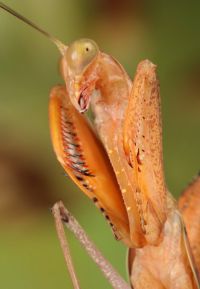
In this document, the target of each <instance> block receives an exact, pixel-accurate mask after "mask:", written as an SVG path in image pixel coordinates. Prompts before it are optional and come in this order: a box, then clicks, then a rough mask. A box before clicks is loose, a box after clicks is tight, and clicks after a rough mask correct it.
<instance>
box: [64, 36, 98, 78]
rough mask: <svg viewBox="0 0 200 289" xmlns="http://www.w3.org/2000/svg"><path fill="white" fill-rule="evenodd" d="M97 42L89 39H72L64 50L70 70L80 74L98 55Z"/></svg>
mask: <svg viewBox="0 0 200 289" xmlns="http://www.w3.org/2000/svg"><path fill="white" fill-rule="evenodd" d="M98 52H99V48H98V46H97V44H96V43H95V42H94V41H93V40H90V39H80V40H77V41H74V42H73V43H72V44H71V45H70V46H69V47H68V49H67V51H66V55H65V57H66V60H67V64H68V66H69V68H70V70H71V71H72V72H74V73H75V74H76V75H80V74H82V73H83V71H84V70H85V69H86V68H87V66H88V65H89V64H90V63H91V62H92V61H93V60H94V59H95V57H96V56H97V55H98Z"/></svg>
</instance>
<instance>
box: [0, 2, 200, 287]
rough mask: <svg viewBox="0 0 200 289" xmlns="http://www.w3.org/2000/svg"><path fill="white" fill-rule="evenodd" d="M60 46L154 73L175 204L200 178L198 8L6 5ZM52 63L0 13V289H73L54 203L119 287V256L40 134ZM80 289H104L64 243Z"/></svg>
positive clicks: (45, 50) (48, 47) (28, 32)
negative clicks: (114, 272) (83, 48)
mask: <svg viewBox="0 0 200 289" xmlns="http://www.w3.org/2000/svg"><path fill="white" fill-rule="evenodd" d="M5 3H6V4H8V5H10V6H12V7H13V8H14V9H16V10H17V11H19V12H21V13H22V14H24V15H26V16H27V17H28V18H30V19H32V20H33V21H35V22H36V23H38V25H40V26H41V27H43V28H44V29H46V30H48V31H49V32H51V33H52V34H54V35H55V36H57V37H58V38H60V39H61V40H63V41H64V42H66V43H69V42H71V41H73V40H75V39H77V38H81V37H87V38H92V39H94V40H95V41H96V42H97V43H98V44H99V46H100V48H101V50H103V51H105V52H106V53H109V54H111V55H112V56H114V57H115V58H117V59H118V60H119V61H120V62H121V64H122V65H123V66H124V67H125V69H126V70H127V71H128V73H129V74H130V76H131V77H133V75H134V72H135V70H136V65H137V63H138V62H139V61H140V60H142V59H144V58H149V59H150V60H152V61H153V62H154V63H156V64H157V65H158V74H159V78H160V85H161V96H162V117H163V132H164V139H163V143H164V162H165V171H166V180H167V184H168V186H169V189H170V191H171V192H172V193H173V194H174V195H176V196H178V195H179V194H180V192H181V190H182V189H183V188H184V187H185V186H186V185H187V183H188V182H189V181H190V180H191V179H192V178H193V176H194V175H196V174H197V172H198V170H199V169H200V154H199V147H200V133H199V130H200V37H199V28H200V17H199V13H200V2H199V1H195V0H192V1H184V0H182V1H181V0H177V1H172V0H171V1H158V0H153V1H144V0H143V1H141V0H140V1H139V0H138V1H136V0H135V1H129V0H126V1H125V0H124V1H119V0H118V1H117V0H116V1H114V0H112V1H111V0H110V1H107V0H102V1H101V0H98V1H97V0H96V1H94V0H85V1H84V0H73V1H72V0H71V1H70V0H65V1H64V0H58V1H53V0H51V1H50V0H49V1H47V0H44V1H39V0H34V1H33V0H27V1H22V0H21V1H14V0H12V1H11V0H10V1H8V0H7V1H6V0H5ZM58 63H59V53H58V52H57V50H56V48H55V47H54V46H53V45H52V43H50V42H49V41H48V40H47V39H46V38H44V37H43V36H41V35H40V34H39V33H37V32H35V31H33V30H32V29H31V28H29V27H27V26H26V25H24V24H23V23H20V22H19V21H18V20H17V19H14V17H12V16H10V15H8V14H7V13H5V12H4V11H0V287H1V288H5V289H18V288H20V289H40V288H43V289H44V288H48V289H55V288H69V289H70V288H72V286H71V283H70V280H69V277H68V274H67V273H66V268H65V265H64V261H63V257H62V254H61V250H60V247H59V244H58V240H57V238H56V233H55V229H54V223H53V219H52V216H51V213H50V207H51V206H52V204H53V203H54V202H55V201H57V200H60V199H62V200H63V201H64V202H65V204H66V206H67V207H68V209H69V210H70V211H71V212H73V214H74V215H75V216H76V217H77V218H78V220H79V221H80V223H81V224H82V225H83V226H84V228H85V230H86V231H87V232H88V234H89V235H90V237H91V238H92V239H93V240H94V242H95V243H96V244H97V246H98V247H99V248H100V249H101V250H102V252H103V253H104V254H105V256H106V257H107V258H108V259H109V260H110V261H111V262H112V263H113V265H114V266H115V267H116V268H117V269H118V271H119V272H120V273H121V274H122V275H123V276H125V277H126V268H125V255H126V250H125V248H124V246H123V245H122V244H121V243H120V242H116V241H115V240H114V238H113V236H112V233H111V230H110V228H109V226H108V225H107V224H106V222H105V220H104V218H103V217H102V216H101V214H100V213H99V212H98V210H97V209H96V208H95V207H94V206H93V204H92V203H91V202H90V201H89V199H87V198H86V197H85V196H83V194H82V193H81V192H80V191H79V190H78V189H76V187H75V186H74V185H73V184H72V182H71V181H70V180H69V179H68V178H67V177H66V176H65V175H64V173H63V170H62V168H61V167H60V166H59V164H58V163H57V161H56V158H55V156H54V154H53V151H52V147H51V141H50V136H49V127H48V95H49V91H50V88H51V87H52V86H53V85H55V84H57V83H60V82H62V79H61V77H60V76H59V64H58ZM69 238H70V245H71V248H72V254H73V258H74V262H75V267H76V269H77V274H78V276H79V278H80V283H81V285H82V287H81V288H83V289H84V288H85V289H89V288H95V289H102V288H104V289H106V288H110V287H109V285H108V284H107V282H106V281H105V280H104V278H103V277H102V275H101V273H100V272H99V270H98V269H97V268H96V265H95V264H93V263H92V261H91V260H90V259H89V258H88V257H87V256H86V254H85V252H84V251H83V250H82V249H81V248H80V246H79V245H78V243H77V242H76V240H75V239H74V238H73V236H71V235H70V234H69Z"/></svg>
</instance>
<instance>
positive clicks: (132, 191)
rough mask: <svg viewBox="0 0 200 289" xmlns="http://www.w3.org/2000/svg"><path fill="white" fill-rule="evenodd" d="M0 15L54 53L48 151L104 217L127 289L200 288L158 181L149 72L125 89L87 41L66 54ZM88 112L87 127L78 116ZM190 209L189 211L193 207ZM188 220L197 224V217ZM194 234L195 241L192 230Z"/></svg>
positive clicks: (180, 227)
mask: <svg viewBox="0 0 200 289" xmlns="http://www.w3.org/2000/svg"><path fill="white" fill-rule="evenodd" d="M0 7H1V8H3V9H5V10H7V11H8V12H9V13H11V14H13V15H14V16H16V17H18V18H20V19H21V20H23V21H24V22H26V23H27V24H29V25H31V26H32V27H34V28H35V29H37V30H38V31H40V32H41V33H42V34H44V35H45V36H47V37H48V38H49V39H50V40H51V41H52V42H53V43H54V44H56V46H57V47H58V49H59V51H60V53H61V56H62V59H61V74H62V76H63V79H64V82H65V85H61V86H56V87H54V88H53V89H52V91H51V95H50V103H49V121H50V130H51V138H52V143H53V147H54V151H55V153H56V156H57V159H58V161H59V162H60V163H61V165H62V166H63V168H64V169H65V171H66V172H67V174H68V175H69V176H70V177H71V178H72V180H73V181H74V182H75V183H76V184H77V186H78V187H79V188H80V189H81V190H82V191H83V192H84V193H85V194H86V195H87V196H88V197H89V198H90V199H92V200H93V202H94V203H95V205H96V206H97V207H98V208H100V210H101V211H102V212H103V214H104V216H105V218H106V219H107V220H108V222H109V224H110V226H111V227H112V230H113V232H114V235H115V237H116V238H117V239H120V240H122V241H123V242H124V243H125V245H126V246H127V247H128V248H129V260H128V261H129V262H128V267H129V273H130V281H131V285H132V286H133V288H134V289H147V288H155V289H165V288H166V289H172V288H173V289H174V288H176V289H194V288H195V289H196V288H200V285H199V280H198V273H197V272H198V270H199V269H200V268H199V263H197V264H198V267H196V265H195V259H196V260H197V261H199V251H200V248H199V245H198V244H197V242H199V237H196V238H193V239H191V238H190V235H189V239H190V241H191V247H192V253H193V255H194V258H193V256H192V253H191V250H190V245H189V241H188V238H187V234H186V230H185V225H184V223H183V220H182V216H181V214H180V212H179V211H178V208H177V205H176V202H175V200H174V199H173V198H172V196H171V194H170V193H169V192H168V190H167V187H166V184H165V180H164V172H163V157H162V135H161V134H162V129H161V119H160V93H159V83H158V79H157V75H156V66H155V65H154V64H153V63H151V62H150V61H149V60H144V61H142V62H141V63H140V64H139V65H138V68H137V71H136V75H135V78H134V81H133V82H132V81H131V79H130V78H129V76H128V75H127V73H126V72H125V70H124V69H123V67H122V66H121V65H120V64H119V63H118V62H117V61H116V60H115V59H114V58H112V57H111V56H109V55H107V54H105V53H103V52H101V51H100V50H99V48H98V46H97V44H96V43H95V42H94V41H93V40H90V39H80V40H77V41H74V42H73V43H72V44H70V45H69V46H66V45H64V44H62V43H61V42H60V41H59V40H57V39H56V38H54V37H53V36H51V35H50V34H48V33H47V32H45V31H44V30H42V29H41V28H38V26H36V25H35V24H33V23H32V22H30V21H29V20H27V19H26V18H24V17H23V16H21V15H19V14H18V13H16V12H15V11H13V10H12V9H10V8H8V7H7V6H6V5H4V4H2V3H0ZM89 107H91V109H92V112H93V116H94V124H93V125H91V124H90V123H89V121H88V119H87V118H86V116H85V115H84V112H86V111H87V110H88V108H89ZM199 187H200V186H197V189H196V191H198V190H199ZM197 195H198V194H197ZM187 197H188V198H190V196H189V194H187ZM199 200H200V198H199V197H198V202H199ZM189 205H190V206H194V201H193V199H191V202H190V204H189ZM195 214H196V217H197V218H200V210H199V209H196V211H195ZM191 215H192V212H191ZM183 216H184V211H183ZM198 220H199V219H198ZM189 225H190V226H191V227H192V226H194V224H191V223H189ZM194 231H195V234H196V235H199V227H198V226H197V225H196V224H195V226H194V228H193V232H194ZM188 232H190V230H189V229H188ZM189 234H190V233H189ZM194 248H195V250H194Z"/></svg>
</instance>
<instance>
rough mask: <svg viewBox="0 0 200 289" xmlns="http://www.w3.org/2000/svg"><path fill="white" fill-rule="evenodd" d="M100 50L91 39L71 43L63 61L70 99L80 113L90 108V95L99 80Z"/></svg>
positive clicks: (63, 72)
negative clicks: (97, 73)
mask: <svg viewBox="0 0 200 289" xmlns="http://www.w3.org/2000/svg"><path fill="white" fill-rule="evenodd" d="M98 56H99V48H98V46H97V44H96V43H95V42H94V41H93V40H90V39H84V38H83V39H80V40H76V41H74V42H73V43H71V44H70V45H69V46H68V47H67V49H66V51H65V53H64V55H63V57H62V60H61V71H62V75H63V77H64V80H65V83H66V87H67V91H68V93H69V97H70V100H71V102H72V103H73V105H74V106H75V108H76V109H77V110H78V111H79V112H85V111H86V110H87V109H88V107H89V102H90V101H89V100H90V95H91V93H92V91H93V89H94V86H95V83H96V79H97V75H96V72H97V67H98V65H97V63H98V61H97V59H98Z"/></svg>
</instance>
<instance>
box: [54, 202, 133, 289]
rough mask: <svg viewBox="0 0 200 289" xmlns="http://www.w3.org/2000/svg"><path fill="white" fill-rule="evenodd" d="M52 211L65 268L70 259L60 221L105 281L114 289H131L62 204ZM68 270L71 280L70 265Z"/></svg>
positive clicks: (57, 204) (71, 268)
mask: <svg viewBox="0 0 200 289" xmlns="http://www.w3.org/2000/svg"><path fill="white" fill-rule="evenodd" d="M52 211H53V215H54V218H55V220H56V227H57V233H58V236H59V240H60V243H61V247H62V250H63V254H64V256H65V259H66V263H67V266H68V263H69V262H68V261H67V259H68V258H71V257H70V254H69V251H68V246H67V247H66V244H65V241H63V239H65V235H64V234H63V232H64V231H63V226H62V224H61V221H62V222H63V223H64V224H65V225H66V226H67V228H68V229H69V230H70V231H71V232H72V233H73V234H74V235H75V236H76V238H77V239H78V241H79V242H80V243H81V245H82V246H83V247H84V249H85V250H86V251H87V253H88V254H89V256H90V257H91V258H92V260H93V261H94V262H95V263H96V264H97V265H98V267H99V268H100V269H101V271H102V273H103V274H104V276H105V277H106V279H107V280H108V281H109V283H110V284H111V285H112V287H113V288H114V289H131V287H130V286H129V285H128V284H127V283H126V282H125V281H124V280H123V279H122V277H121V276H120V275H119V274H118V273H117V272H116V270H115V269H114V268H113V267H112V265H111V264H110V263H109V262H108V261H107V260H106V259H105V258H104V257H103V255H102V254H101V252H100V251H99V250H98V249H97V248H96V246H95V245H94V244H93V243H92V241H91V240H90V239H89V238H88V236H87V235H86V233H85V231H84V230H83V229H82V227H81V226H80V225H79V223H78V222H77V221H76V219H75V218H74V217H73V216H72V215H71V214H70V213H69V211H68V210H67V209H66V208H65V207H64V205H63V203H62V202H58V203H56V204H55V205H54V206H53V209H52ZM58 219H59V220H58ZM60 226H62V229H60ZM63 244H65V245H63ZM70 263H71V261H70ZM68 268H69V272H70V275H71V278H72V276H74V275H75V273H74V269H73V266H72V267H71V265H70V267H68ZM71 270H72V274H71ZM75 288H79V287H75Z"/></svg>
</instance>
